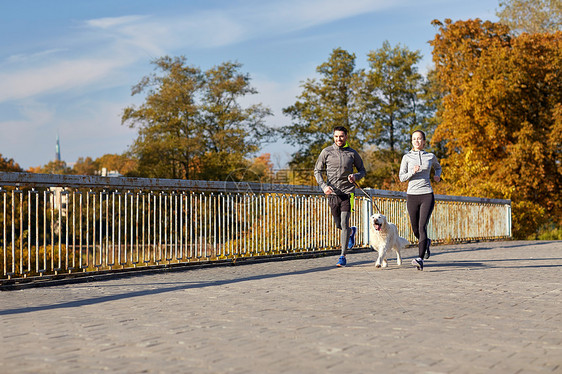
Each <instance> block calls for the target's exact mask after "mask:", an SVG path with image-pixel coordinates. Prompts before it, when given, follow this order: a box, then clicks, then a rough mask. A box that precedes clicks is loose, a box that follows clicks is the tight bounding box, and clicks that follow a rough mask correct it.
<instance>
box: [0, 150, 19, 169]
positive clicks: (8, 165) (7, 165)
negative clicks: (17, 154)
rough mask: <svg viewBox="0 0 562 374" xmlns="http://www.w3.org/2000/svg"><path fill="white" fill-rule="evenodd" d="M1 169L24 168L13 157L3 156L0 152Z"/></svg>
mask: <svg viewBox="0 0 562 374" xmlns="http://www.w3.org/2000/svg"><path fill="white" fill-rule="evenodd" d="M0 171H11V172H20V171H23V169H22V168H21V167H20V166H19V165H18V163H16V162H15V161H14V159H12V158H7V157H3V156H2V154H1V153H0Z"/></svg>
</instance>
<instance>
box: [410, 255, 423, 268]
mask: <svg viewBox="0 0 562 374" xmlns="http://www.w3.org/2000/svg"><path fill="white" fill-rule="evenodd" d="M412 265H413V266H415V267H417V268H418V270H423V260H418V259H417V258H414V259H413V260H412Z"/></svg>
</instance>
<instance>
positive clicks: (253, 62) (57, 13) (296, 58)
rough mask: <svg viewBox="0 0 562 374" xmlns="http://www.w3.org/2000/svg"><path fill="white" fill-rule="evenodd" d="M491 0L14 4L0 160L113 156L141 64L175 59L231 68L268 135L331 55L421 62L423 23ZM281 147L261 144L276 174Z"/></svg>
mask: <svg viewBox="0 0 562 374" xmlns="http://www.w3.org/2000/svg"><path fill="white" fill-rule="evenodd" d="M497 8H498V1H497V0H472V1H466V0H426V1H421V0H392V1H391V0H345V1H342V0H239V1H235V0H185V1H180V0H154V1H149V0H95V1H92V0H49V1H47V0H18V1H8V0H2V1H1V2H0V46H1V48H0V129H1V135H0V153H1V154H2V156H3V157H7V158H13V159H14V160H15V161H16V162H17V163H19V164H20V166H22V167H23V168H28V167H30V166H41V165H45V164H46V163H47V162H49V161H51V160H53V159H54V155H55V142H56V138H57V134H58V136H59V138H60V145H61V156H62V159H63V160H64V161H66V162H67V163H69V164H71V163H74V162H75V161H76V160H77V159H78V158H79V157H87V156H89V157H92V158H93V159H95V158H97V157H100V156H102V155H104V154H106V153H118V154H121V153H123V152H124V151H126V150H127V148H128V146H129V145H130V144H131V143H132V141H133V139H134V138H135V137H136V130H135V129H130V128H129V127H127V126H123V125H121V113H122V110H123V109H124V108H125V107H127V106H130V105H138V104H140V103H142V101H143V99H144V97H143V96H142V95H136V96H131V87H132V86H133V85H135V84H136V83H138V82H139V81H140V79H141V78H142V77H143V76H145V75H148V74H150V73H152V71H153V67H154V66H153V65H152V64H151V63H150V62H151V61H152V60H153V59H155V58H158V57H161V56H165V55H169V56H180V55H183V56H186V57H187V62H188V64H190V65H195V66H198V67H200V68H202V69H203V70H205V69H208V68H210V67H212V66H215V65H218V64H220V63H222V62H225V61H237V62H240V63H241V64H242V65H243V66H242V71H243V72H245V73H248V74H250V76H251V78H252V84H253V86H254V87H255V88H257V90H258V91H259V94H258V95H254V96H252V97H251V98H248V99H247V100H248V102H261V103H263V104H264V105H266V106H269V107H270V108H271V109H272V110H273V112H274V114H275V115H274V116H273V117H271V118H270V119H269V120H268V123H269V124H270V125H271V126H276V127H277V126H282V125H285V124H288V121H289V119H288V118H287V117H285V116H283V114H282V112H281V110H282V108H285V107H287V106H289V105H292V104H294V102H295V101H296V97H297V96H298V95H299V93H300V91H301V87H300V85H301V83H302V82H303V81H304V80H306V79H308V78H314V77H315V74H316V73H315V69H316V67H317V66H318V65H320V64H322V63H323V62H325V61H326V60H327V59H328V57H329V55H330V53H331V52H332V50H333V49H334V48H343V49H345V50H347V51H348V52H350V53H355V55H356V57H357V60H356V61H357V67H359V68H362V67H366V65H367V64H366V55H367V53H369V52H370V51H373V50H376V49H378V48H380V47H381V46H382V44H383V42H384V41H385V40H388V41H389V42H390V44H391V45H392V46H394V45H396V44H400V45H402V46H405V47H407V48H409V49H410V50H419V51H420V52H421V53H422V55H423V60H422V61H421V63H420V64H419V66H418V67H419V70H420V71H421V72H425V71H427V70H428V69H429V68H430V67H431V65H432V63H431V48H430V46H429V44H428V41H429V40H431V39H433V38H434V36H435V34H436V31H437V30H436V29H435V28H434V27H433V26H431V21H432V20H433V19H439V20H444V19H445V18H451V19H452V20H467V19H473V18H480V19H483V20H491V21H497V17H496V16H495V13H496V10H497ZM293 151H294V149H293V148H291V147H290V146H288V145H286V144H284V143H283V141H278V142H277V143H275V144H269V145H264V147H263V149H262V152H269V153H271V154H272V161H273V162H274V164H275V166H276V167H283V166H284V165H285V164H286V162H287V161H288V160H289V159H290V154H291V153H292V152H293Z"/></svg>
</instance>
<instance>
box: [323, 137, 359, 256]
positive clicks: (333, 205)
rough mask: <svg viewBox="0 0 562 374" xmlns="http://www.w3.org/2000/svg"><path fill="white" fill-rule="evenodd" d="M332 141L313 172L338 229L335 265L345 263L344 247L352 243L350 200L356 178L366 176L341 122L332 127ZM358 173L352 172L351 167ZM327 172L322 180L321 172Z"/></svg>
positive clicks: (355, 229) (353, 241)
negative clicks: (339, 238) (338, 247)
mask: <svg viewBox="0 0 562 374" xmlns="http://www.w3.org/2000/svg"><path fill="white" fill-rule="evenodd" d="M333 134H334V144H333V145H331V146H329V147H326V148H324V149H323V150H322V152H321V153H320V156H319V157H318V161H316V166H315V167H314V176H315V178H316V181H317V182H318V185H319V186H320V188H322V191H324V193H325V194H326V195H327V196H328V204H329V206H330V210H331V211H332V216H333V217H334V221H335V223H336V227H337V228H338V229H340V230H341V256H340V258H339V259H338V263H337V266H345V265H346V263H347V260H346V258H345V252H346V250H347V249H348V247H349V248H351V247H353V246H354V245H355V233H356V232H357V228H356V227H349V218H350V216H351V210H352V204H353V191H354V190H355V184H354V183H355V181H357V180H359V179H361V178H363V177H364V176H365V167H364V166H363V160H362V159H361V156H359V153H357V151H355V150H354V149H352V148H351V147H350V146H349V145H348V144H347V129H346V128H345V127H343V126H336V127H334V132H333ZM354 166H355V168H356V169H357V173H356V174H353V167H354ZM323 171H325V172H326V176H327V178H326V179H327V180H326V181H324V177H323V176H322V172H323Z"/></svg>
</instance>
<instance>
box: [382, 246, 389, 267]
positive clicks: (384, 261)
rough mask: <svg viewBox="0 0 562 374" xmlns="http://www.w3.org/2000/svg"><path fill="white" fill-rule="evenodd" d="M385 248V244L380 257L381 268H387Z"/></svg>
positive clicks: (386, 249)
mask: <svg viewBox="0 0 562 374" xmlns="http://www.w3.org/2000/svg"><path fill="white" fill-rule="evenodd" d="M387 247H388V246H387V245H386V244H385V246H384V248H383V249H382V256H381V258H382V264H381V265H382V267H383V268H385V267H388V261H387V260H386V252H387V251H388V248H387Z"/></svg>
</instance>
